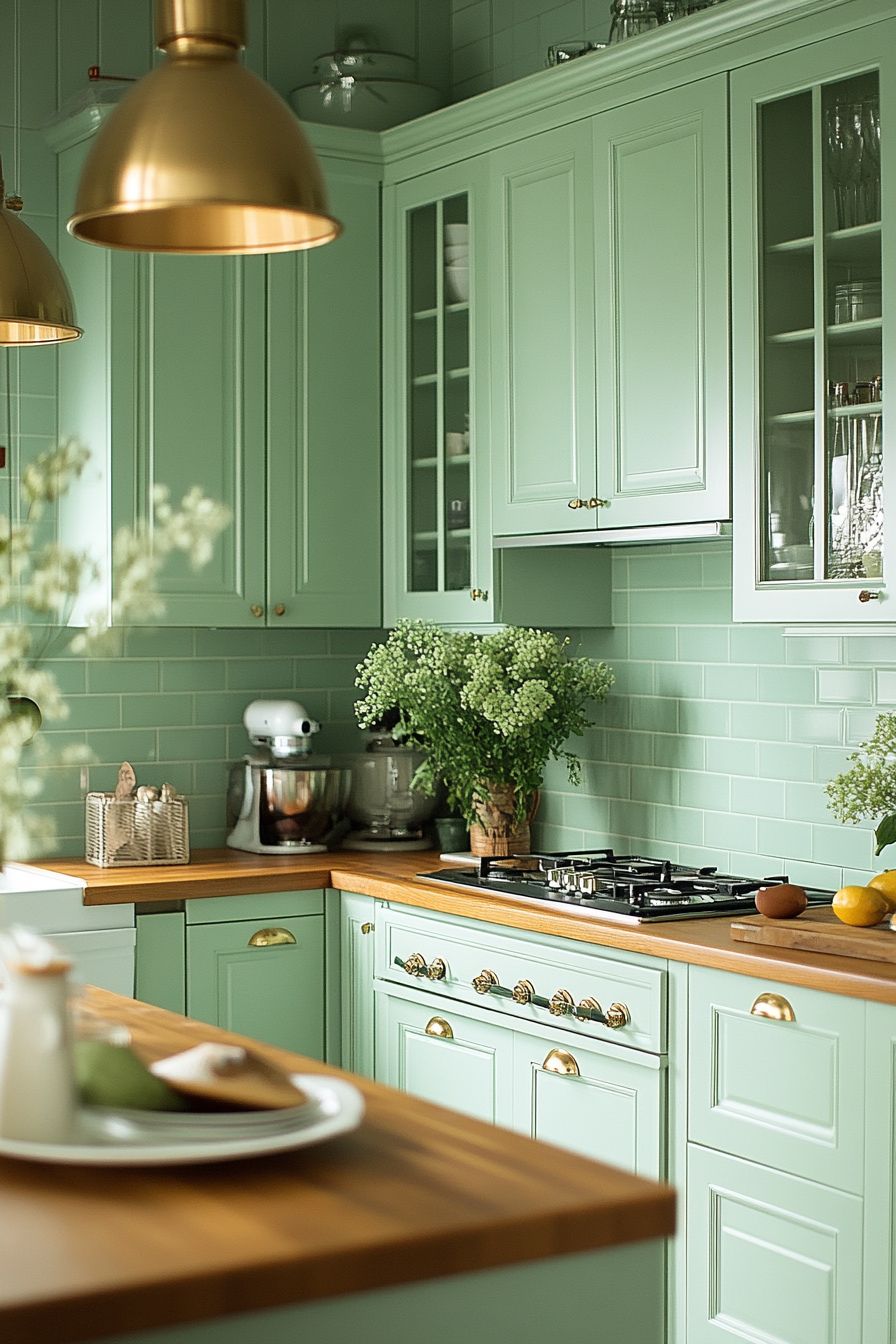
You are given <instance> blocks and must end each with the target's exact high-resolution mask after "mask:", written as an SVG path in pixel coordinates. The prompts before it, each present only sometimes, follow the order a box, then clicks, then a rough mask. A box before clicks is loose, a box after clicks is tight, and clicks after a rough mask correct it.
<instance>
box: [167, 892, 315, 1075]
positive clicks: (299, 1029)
mask: <svg viewBox="0 0 896 1344" xmlns="http://www.w3.org/2000/svg"><path fill="white" fill-rule="evenodd" d="M303 910H307V911H308V913H301V912H302V911H303ZM250 911H252V912H255V911H257V913H253V916H252V918H249V919H247V918H238V916H240V915H245V914H247V913H249V912H250ZM228 916H233V918H228ZM272 930H273V931H279V932H280V934H281V937H282V935H284V934H285V935H286V937H285V938H283V939H282V941H278V942H274V943H273V944H269V945H265V943H266V941H267V939H266V938H265V937H256V935H263V934H267V935H268V936H269V935H270V932H271V931H272ZM253 939H254V940H255V941H253ZM186 940H187V1014H188V1016H190V1017H196V1018H198V1019H199V1020H200V1021H202V1022H211V1023H214V1025H215V1026H219V1027H224V1028H225V1029H226V1030H227V1031H235V1032H239V1033H240V1034H241V1035H243V1036H252V1037H254V1038H255V1039H256V1040H259V1041H265V1042H267V1044H269V1045H278V1046H280V1047H281V1048H282V1049H284V1050H294V1051H296V1053H297V1054H300V1055H310V1056H311V1058H312V1059H323V1057H324V915H323V894H322V892H282V893H275V894H273V895H267V896H243V897H236V896H230V897H228V896H222V897H213V898H211V899H209V900H200V901H190V902H188V904H187V929H186Z"/></svg>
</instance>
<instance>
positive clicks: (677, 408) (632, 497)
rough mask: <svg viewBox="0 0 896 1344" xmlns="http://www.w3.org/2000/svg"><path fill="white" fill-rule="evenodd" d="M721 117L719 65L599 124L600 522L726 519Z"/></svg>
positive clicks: (723, 99)
mask: <svg viewBox="0 0 896 1344" xmlns="http://www.w3.org/2000/svg"><path fill="white" fill-rule="evenodd" d="M727 125H728V96H727V80H726V77H725V76H724V75H716V76H714V77H713V78H711V79H702V80H697V81H696V82H695V83H692V84H688V85H686V86H685V87H684V88H681V89H673V90H671V91H669V92H667V93H662V94H658V95H656V96H655V97H652V98H644V99H641V100H640V101H638V102H635V103H632V104H630V105H629V106H627V107H621V108H618V109H616V110H614V111H612V112H606V113H603V114H601V115H600V116H597V117H595V118H594V121H593V133H594V153H595V182H594V193H595V203H596V204H595V241H596V249H597V250H596V294H597V298H596V305H597V319H596V330H597V371H598V377H597V416H598V420H597V424H598V464H597V484H598V490H597V492H598V494H599V495H600V496H602V497H603V498H604V499H606V500H607V501H608V506H607V507H604V508H601V509H599V510H598V511H597V514H596V526H597V527H606V528H617V527H634V526H638V525H649V524H660V523H689V522H699V521H712V520H717V519H723V518H728V517H729V516H730V495H729V475H730V472H729V422H728V383H729V367H728V137H727ZM592 516H594V515H592Z"/></svg>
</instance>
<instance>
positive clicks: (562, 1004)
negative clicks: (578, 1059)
mask: <svg viewBox="0 0 896 1344" xmlns="http://www.w3.org/2000/svg"><path fill="white" fill-rule="evenodd" d="M549 1006H550V1010H551V1013H552V1014H553V1016H554V1017H567V1016H568V1015H569V1014H570V1013H573V1012H575V1006H576V1001H575V999H574V998H573V996H572V995H571V994H570V992H569V990H568V989H558V990H557V993H556V994H552V995H551V1002H550V1005H549ZM576 1072H578V1070H576Z"/></svg>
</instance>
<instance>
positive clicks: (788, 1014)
mask: <svg viewBox="0 0 896 1344" xmlns="http://www.w3.org/2000/svg"><path fill="white" fill-rule="evenodd" d="M750 1013H751V1014H752V1016H753V1017H770V1018H772V1019H773V1021H775V1022H795V1021H796V1013H795V1012H794V1011H793V1009H792V1008H791V1006H790V1004H789V1003H788V1002H787V1000H786V999H785V998H784V995H783V994H760V995H759V998H758V999H757V1000H756V1002H755V1003H754V1004H753V1007H752V1008H751V1009H750Z"/></svg>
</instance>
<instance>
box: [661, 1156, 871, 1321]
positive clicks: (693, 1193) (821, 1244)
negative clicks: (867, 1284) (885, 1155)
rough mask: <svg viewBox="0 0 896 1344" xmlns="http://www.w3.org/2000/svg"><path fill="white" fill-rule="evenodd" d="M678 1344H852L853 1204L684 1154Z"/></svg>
mask: <svg viewBox="0 0 896 1344" xmlns="http://www.w3.org/2000/svg"><path fill="white" fill-rule="evenodd" d="M687 1274H688V1284H687V1313H688V1325H687V1339H688V1344H730V1341H731V1340H733V1339H735V1338H736V1339H743V1340H755V1341H757V1344H758V1341H760V1340H763V1341H771V1340H774V1341H775V1344H810V1341H811V1344H857V1341H858V1340H860V1339H862V1338H863V1335H862V1200H861V1199H857V1198H856V1196H854V1195H845V1194H843V1193H842V1191H840V1190H831V1189H828V1188H827V1187H825V1186H820V1185H815V1184H813V1183H812V1182H811V1181H803V1180H800V1179H799V1178H798V1177H795V1176H786V1175H784V1174H783V1173H781V1172H778V1171H769V1170H768V1169H767V1168H765V1167H760V1166H756V1165H754V1164H753V1163H752V1162H744V1161H742V1160H740V1159H738V1158H734V1157H727V1156H726V1155H724V1154H723V1153H714V1152H711V1151H708V1150H707V1149H705V1148H699V1147H696V1146H694V1145H691V1146H690V1147H689V1149H688V1191H687Z"/></svg>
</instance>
